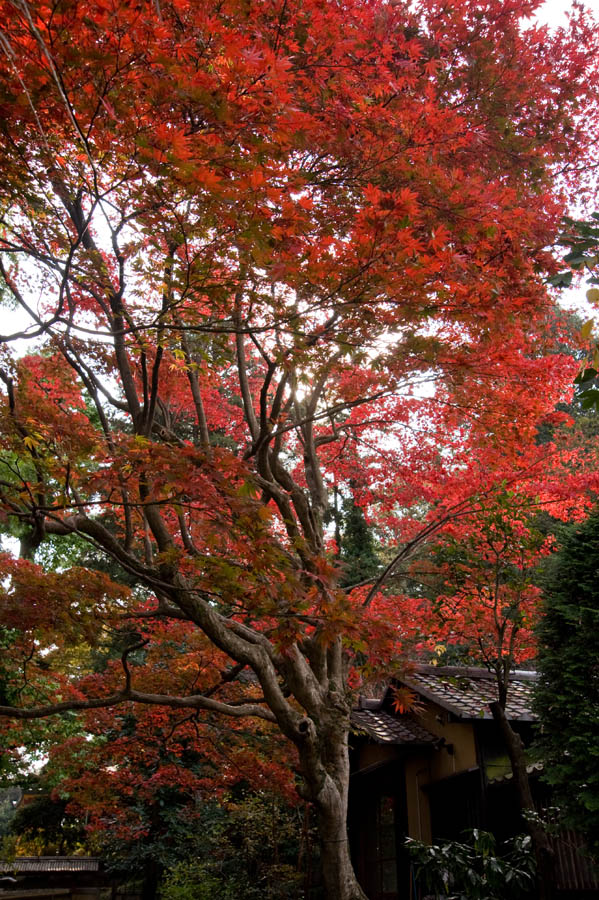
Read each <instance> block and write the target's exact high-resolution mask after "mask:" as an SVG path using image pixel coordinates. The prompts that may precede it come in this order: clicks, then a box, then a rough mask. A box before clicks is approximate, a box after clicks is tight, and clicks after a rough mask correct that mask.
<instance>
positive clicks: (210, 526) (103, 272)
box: [0, 0, 599, 900]
mask: <svg viewBox="0 0 599 900" xmlns="http://www.w3.org/2000/svg"><path fill="white" fill-rule="evenodd" d="M531 10H532V6H531V4H530V3H528V2H521V3H520V2H515V3H510V4H505V3H504V2H500V0H489V3H487V4H486V6H485V7H484V8H482V9H481V7H480V4H478V3H473V2H470V0H468V2H463V3H460V4H453V5H450V6H448V5H447V4H445V3H442V2H437V0H426V2H423V3H422V4H421V5H418V6H415V7H411V6H404V5H403V4H401V3H397V4H393V5H390V4H388V3H383V2H375V3H371V4H366V5H365V4H363V3H362V2H358V0H355V2H354V0H344V2H343V3H341V4H324V5H323V4H322V3H320V2H317V0H302V2H293V3H281V2H280V0H276V2H275V0H272V2H271V0H267V2H263V3H260V4H249V5H248V4H246V3H244V2H238V0H226V2H225V3H222V2H220V0H219V2H214V3H212V2H207V3H203V4H197V3H193V2H188V0H172V2H160V3H158V4H156V3H150V2H145V0H142V2H129V0H122V2H121V0H119V2H116V3H113V4H107V3H106V0H93V2H92V3H86V4H85V5H82V4H80V3H75V2H72V0H61V2H59V3H56V4H55V5H52V6H48V5H44V4H41V3H37V2H31V3H30V2H28V0H4V2H3V3H2V4H1V5H0V11H1V13H2V16H3V21H4V22H5V23H6V27H5V28H4V30H3V34H2V37H1V40H0V46H1V48H2V52H3V63H4V70H3V72H2V83H1V87H0V129H1V130H2V137H3V140H2V142H1V145H0V163H1V164H2V167H3V171H4V173H5V178H4V181H3V185H2V188H1V190H0V213H1V219H0V222H1V227H2V232H1V234H0V255H1V256H2V260H1V261H0V275H1V277H2V279H3V280H4V284H5V289H6V291H8V292H9V294H10V295H11V296H12V297H13V299H14V301H15V302H16V303H17V304H18V305H19V307H20V308H21V310H23V311H24V313H25V314H26V315H27V317H28V322H29V324H28V325H27V326H25V327H24V329H23V330H21V327H20V326H17V327H18V329H19V330H17V331H15V333H13V334H9V335H5V336H4V338H5V340H4V342H3V347H2V366H1V369H0V379H1V380H2V384H3V386H4V394H3V405H2V409H1V411H0V433H1V438H2V456H1V458H0V464H1V466H2V477H1V478H0V505H1V508H2V513H3V516H4V517H5V519H6V523H7V524H6V527H7V528H11V529H13V530H14V523H15V522H17V523H18V525H19V528H18V530H19V533H20V534H21V535H22V541H21V543H22V554H21V558H20V559H18V560H15V559H13V558H12V557H10V556H9V555H6V556H5V557H4V558H3V578H2V580H1V582H0V603H1V604H2V610H3V618H4V621H5V625H6V627H8V628H9V629H13V630H14V632H15V640H14V642H13V643H12V644H11V647H10V661H11V665H10V666H9V672H8V679H9V685H8V686H9V690H10V691H12V690H18V691H19V693H18V703H17V701H13V700H12V699H11V701H10V703H9V704H5V705H4V706H3V707H2V708H1V710H0V711H1V712H2V714H3V715H5V716H8V717H10V718H11V719H13V720H14V719H21V720H32V719H36V718H42V717H44V716H46V715H49V714H51V713H64V712H66V711H81V710H101V709H112V708H115V707H121V706H122V705H124V704H131V703H135V704H144V705H146V706H148V707H162V706H165V705H166V706H168V707H171V708H172V709H175V710H183V711H187V712H189V711H190V710H194V711H195V710H201V711H202V712H203V713H204V714H207V713H210V714H213V713H220V714H223V715H226V716H229V717H230V718H231V719H232V720H240V719H247V718H257V719H258V720H261V721H262V722H266V723H270V724H271V725H275V726H276V727H277V728H278V730H279V731H280V732H281V734H282V735H283V736H284V737H285V738H286V740H287V741H288V744H289V747H290V748H292V749H290V754H291V757H292V759H293V764H297V768H298V772H299V774H300V776H301V783H300V790H301V792H302V795H303V796H304V797H305V798H307V799H308V800H309V801H310V802H311V803H312V804H314V807H315V810H316V814H317V821H318V830H319V836H320V842H321V859H322V868H323V878H324V883H325V890H326V894H327V897H328V898H330V900H358V898H360V900H361V898H363V892H362V891H361V889H360V888H359V886H358V884H357V882H356V879H355V876H354V874H353V871H352V868H351V864H350V861H349V855H348V848H347V835H346V824H345V819H346V807H347V791H348V775H349V767H348V757H347V734H348V729H349V719H350V711H351V706H352V685H354V684H356V683H357V682H358V680H359V677H360V673H359V672H358V671H356V670H355V667H354V668H352V666H353V663H354V661H355V660H356V653H358V654H360V655H359V657H358V658H359V659H360V660H362V659H365V667H366V669H368V667H370V668H373V667H375V666H379V667H380V666H381V665H382V664H385V663H387V664H389V662H390V661H391V660H393V661H394V660H395V659H396V658H397V656H398V654H399V653H400V651H401V639H402V635H403V634H404V633H405V632H406V630H407V629H408V628H409V625H410V622H409V621H406V619H409V614H410V607H409V605H405V606H404V605H402V603H399V602H398V600H397V598H393V597H392V596H390V595H385V594H382V593H381V588H382V587H383V586H384V584H385V582H386V580H387V579H389V578H390V577H391V576H392V575H393V573H394V572H395V571H396V570H397V567H398V565H399V564H400V563H401V562H402V561H403V560H404V559H405V557H406V556H407V555H409V553H411V552H413V551H414V549H415V548H416V547H417V546H418V545H419V544H420V543H421V542H422V541H423V540H424V539H425V538H426V537H427V536H430V535H432V534H434V533H435V532H436V530H438V529H439V527H441V526H442V525H444V524H446V523H448V522H449V521H451V520H453V519H454V518H455V517H456V516H458V515H459V514H460V513H463V512H464V511H465V510H466V509H467V508H471V507H472V506H473V505H474V507H475V508H479V507H480V506H481V505H484V504H485V502H486V501H487V500H488V498H489V496H490V495H491V494H492V492H493V489H494V487H495V485H496V483H501V482H503V481H505V480H507V481H509V483H512V482H513V481H515V480H527V481H528V482H531V483H532V482H534V481H536V482H539V483H540V485H541V487H542V486H543V482H544V481H546V478H547V475H546V473H547V465H546V460H547V458H548V457H549V456H551V454H552V452H553V449H552V448H550V447H543V448H542V449H541V448H539V447H537V446H536V445H535V443H534V435H535V433H536V429H537V427H538V423H539V420H540V419H541V418H542V417H543V416H545V414H546V413H547V412H548V411H551V410H552V409H553V407H554V404H555V402H556V400H557V399H559V398H560V397H561V396H562V395H563V385H564V384H566V383H567V382H568V381H569V380H570V379H571V377H572V372H571V369H572V366H571V360H569V359H567V358H564V357H560V356H557V355H555V354H553V355H547V354H546V353H544V348H547V347H548V346H549V337H548V335H547V312H548V310H549V308H550V306H551V302H550V299H549V297H548V296H547V292H546V289H545V285H544V283H543V275H544V274H547V273H548V272H549V273H551V272H553V271H554V269H555V264H554V262H553V261H552V259H551V257H550V256H549V255H548V253H547V251H546V249H544V248H546V247H547V246H549V245H550V244H551V243H552V241H553V238H554V233H555V230H556V226H557V222H558V221H559V217H560V215H561V212H562V207H563V193H564V190H566V189H567V182H564V181H562V182H561V185H560V191H559V193H558V192H556V191H555V190H554V187H553V178H554V175H555V173H556V172H557V171H558V170H559V171H562V172H563V167H564V166H566V165H567V167H568V172H567V175H566V177H568V175H569V176H571V178H572V180H573V181H576V187H577V189H578V186H579V185H578V176H579V171H580V169H581V168H584V166H585V165H586V164H587V162H588V160H589V153H590V148H591V146H592V141H591V139H590V138H589V137H587V133H586V131H585V130H584V129H589V130H592V125H593V123H594V117H595V116H596V108H595V106H594V103H595V98H594V92H593V91H592V90H591V88H590V87H589V85H593V84H594V81H595V73H594V71H593V69H594V66H595V65H596V60H597V58H599V54H598V53H597V47H596V43H597V34H596V31H595V30H594V29H593V27H592V25H591V23H589V22H588V21H587V19H586V18H585V14H584V13H583V12H582V11H580V10H578V11H577V12H576V13H575V15H574V16H573V18H572V20H571V27H570V30H569V31H567V32H566V31H560V32H559V33H557V34H554V35H551V34H549V33H548V32H547V31H546V30H542V29H536V28H534V27H530V26H525V25H524V24H523V22H524V20H525V18H526V17H528V16H529V14H530V12H531ZM583 123H584V124H583ZM24 335H25V336H27V337H29V338H34V337H39V338H40V343H41V346H40V347H39V349H37V350H36V351H35V352H29V355H28V356H26V357H23V356H21V357H19V355H18V351H17V350H15V349H14V348H13V341H18V339H19V338H20V337H22V336H24ZM16 346H17V348H18V345H16ZM424 383H426V384H427V385H429V386H430V385H434V388H433V389H432V390H430V389H429V391H428V392H426V393H425V392H423V391H422V390H421V387H420V386H421V385H422V384H424ZM491 384H492V385H493V402H492V403H491V402H489V399H488V397H489V385H491ZM351 484H355V485H356V489H357V490H360V491H362V492H364V491H365V490H367V491H368V496H365V497H364V503H366V504H368V505H369V507H371V508H372V510H373V513H372V514H373V517H374V515H375V514H376V518H377V524H378V526H379V528H380V530H381V534H387V535H389V536H391V535H393V541H394V544H395V546H394V547H393V549H391V548H387V557H386V558H387V559H389V563H388V564H387V565H386V567H385V568H384V569H383V570H382V571H381V572H380V574H378V575H377V576H376V578H375V580H374V582H373V584H372V585H371V586H366V588H364V586H363V587H362V588H356V590H354V591H348V590H345V589H343V588H342V587H341V586H340V584H339V569H338V566H337V565H336V560H335V555H334V550H333V548H332V547H331V546H330V543H331V542H330V539H329V535H328V533H327V530H326V528H325V525H324V521H325V517H326V515H327V512H328V507H329V494H330V491H331V488H332V486H333V485H338V486H339V488H340V489H341V490H343V489H344V493H345V494H347V495H349V493H350V490H349V486H350V485H351ZM50 535H54V536H55V537H58V538H60V537H62V538H70V537H72V535H77V536H78V537H80V538H81V539H83V540H85V541H86V542H88V544H90V546H92V547H93V548H94V551H96V552H99V553H101V554H103V555H105V556H107V557H110V558H111V559H112V560H113V561H114V562H115V563H116V564H117V565H118V566H119V567H120V569H121V570H123V571H124V572H126V573H127V575H128V577H129V579H130V581H129V582H126V581H125V579H124V578H118V579H117V578H114V577H112V576H111V572H110V569H109V567H106V568H105V570H104V571H100V570H99V568H97V567H89V566H87V567H86V566H72V565H71V566H69V567H68V568H65V569H64V570H63V571H51V569H50V567H48V566H46V567H44V565H43V562H44V560H43V551H42V552H41V553H40V550H41V548H42V547H43V544H44V542H45V541H46V539H47V538H48V536H50ZM398 542H399V545H398ZM114 632H117V633H119V634H120V635H121V636H122V640H123V643H122V649H121V652H120V654H119V658H118V659H115V660H113V662H112V664H111V665H109V666H107V667H106V669H105V670H104V671H102V672H97V671H94V666H93V659H92V658H93V651H94V649H95V648H97V647H98V645H100V647H102V646H103V645H104V644H105V643H106V640H107V635H109V634H112V633H114ZM366 638H367V640H366ZM365 646H366V650H367V653H366V654H365V653H364V648H365ZM82 647H86V648H89V652H86V653H83V654H82V653H81V652H80V651H81V648H82ZM248 671H249V672H252V673H253V677H252V679H250V680H249V681H246V682H242V681H240V680H239V679H240V678H241V673H242V672H243V673H245V672H248ZM9 696H10V697H12V694H9ZM11 704H13V705H11Z"/></svg>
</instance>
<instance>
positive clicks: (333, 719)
mask: <svg viewBox="0 0 599 900" xmlns="http://www.w3.org/2000/svg"><path fill="white" fill-rule="evenodd" d="M325 717H326V719H327V720H328V721H327V722H323V721H322V720H321V722H320V728H319V731H318V733H316V729H315V728H314V723H313V722H310V727H308V728H307V729H306V732H305V741H304V742H303V743H302V745H301V746H300V747H299V750H300V760H301V767H302V774H303V776H304V782H305V790H304V791H302V794H305V796H306V797H307V798H308V799H310V800H311V801H312V803H313V804H314V807H315V809H316V822H317V829H318V838H319V844H320V858H321V865H322V879H323V883H324V889H325V891H324V893H325V897H326V898H327V900H368V898H367V897H366V894H365V893H364V891H363V890H362V888H361V887H360V885H359V884H358V879H357V878H356V874H355V872H354V868H353V865H352V861H351V858H350V854H349V841H348V836H347V801H348V793H349V755H348V745H347V737H348V732H349V711H346V712H345V714H342V715H339V714H338V712H337V713H336V712H335V711H330V710H327V712H326V713H325Z"/></svg>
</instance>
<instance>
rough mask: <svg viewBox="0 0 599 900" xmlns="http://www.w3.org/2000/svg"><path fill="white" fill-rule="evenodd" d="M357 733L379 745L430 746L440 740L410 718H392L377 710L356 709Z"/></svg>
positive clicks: (352, 716) (353, 722) (353, 715)
mask: <svg viewBox="0 0 599 900" xmlns="http://www.w3.org/2000/svg"><path fill="white" fill-rule="evenodd" d="M351 721H352V726H353V728H354V730H355V731H363V732H365V733H366V734H367V735H368V736H369V737H371V738H372V739H373V740H375V741H376V742H377V743H378V744H430V743H434V742H435V741H437V740H438V738H436V737H435V736H434V735H433V734H431V733H430V732H429V731H427V730H426V728H423V727H422V726H421V725H419V724H418V723H417V722H415V721H414V720H413V719H412V718H410V717H409V716H392V715H391V714H390V713H388V712H384V711H383V710H378V709H377V710H375V709H354V711H353V712H352V715H351Z"/></svg>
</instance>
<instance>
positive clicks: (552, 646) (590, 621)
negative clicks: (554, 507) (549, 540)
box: [536, 512, 599, 853]
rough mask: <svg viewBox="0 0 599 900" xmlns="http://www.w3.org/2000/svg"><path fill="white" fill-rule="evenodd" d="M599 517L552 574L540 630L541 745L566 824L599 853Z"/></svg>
mask: <svg viewBox="0 0 599 900" xmlns="http://www.w3.org/2000/svg"><path fill="white" fill-rule="evenodd" d="M598 573H599V512H595V513H594V514H593V515H592V516H590V517H589V518H588V519H587V520H586V521H585V522H583V523H582V524H580V525H578V526H576V527H575V528H573V529H571V530H570V531H569V532H568V533H567V536H566V537H565V539H564V541H563V544H562V547H561V549H560V551H559V553H558V554H557V555H556V556H555V558H554V560H553V564H552V566H551V567H550V569H549V571H548V575H547V584H546V587H545V599H544V616H543V618H542V620H541V623H540V627H539V644H540V647H539V668H540V679H539V684H538V688H537V692H536V707H537V711H538V713H539V716H540V719H541V730H540V734H539V737H538V741H537V744H538V748H539V750H540V752H541V755H542V758H543V761H544V764H545V778H546V780H547V781H548V782H549V783H550V784H551V785H552V786H553V788H554V790H555V796H556V800H557V802H558V803H559V805H560V808H561V811H562V819H563V821H564V822H565V823H566V824H569V825H572V826H574V827H576V828H578V829H579V830H581V831H582V832H583V833H584V835H585V837H586V839H587V842H588V843H589V846H590V847H591V848H592V849H593V851H594V852H595V853H596V852H597V851H599V579H598V577H597V576H598Z"/></svg>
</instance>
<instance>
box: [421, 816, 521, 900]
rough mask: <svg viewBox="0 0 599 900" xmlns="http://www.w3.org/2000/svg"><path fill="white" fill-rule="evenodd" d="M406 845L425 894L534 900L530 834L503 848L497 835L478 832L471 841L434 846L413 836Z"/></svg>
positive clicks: (458, 899) (460, 899)
mask: <svg viewBox="0 0 599 900" xmlns="http://www.w3.org/2000/svg"><path fill="white" fill-rule="evenodd" d="M406 846H407V849H408V852H409V854H410V857H411V859H412V864H413V866H414V870H415V876H416V881H417V883H418V885H419V887H420V888H422V889H423V891H422V892H423V894H424V893H428V894H432V895H433V896H434V897H435V898H444V900H504V898H505V900H524V898H528V897H530V898H532V897H533V888H534V883H535V882H534V855H533V852H532V843H531V839H530V837H529V836H528V835H526V836H523V835H521V836H519V837H516V838H513V839H512V840H511V841H506V843H505V844H502V845H501V846H498V845H497V843H496V841H495V838H494V837H493V835H492V834H489V833H488V832H486V831H479V830H478V829H477V828H475V829H474V830H473V831H472V834H471V839H470V840H469V841H468V842H467V843H460V842H459V841H448V842H446V843H443V844H441V845H439V846H436V845H433V846H432V847H431V846H429V845H428V844H423V843H421V842H420V841H413V840H411V839H410V838H408V840H407V842H406Z"/></svg>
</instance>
